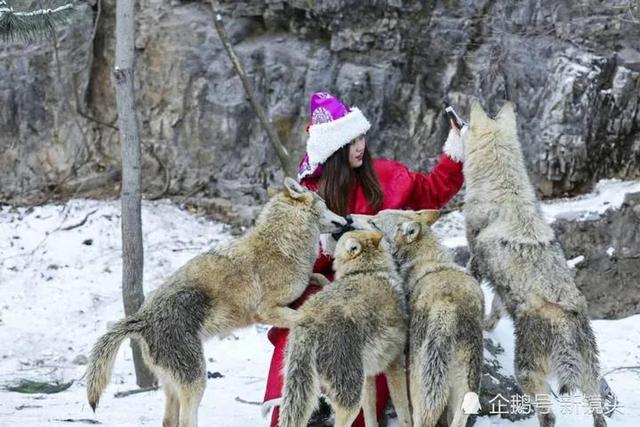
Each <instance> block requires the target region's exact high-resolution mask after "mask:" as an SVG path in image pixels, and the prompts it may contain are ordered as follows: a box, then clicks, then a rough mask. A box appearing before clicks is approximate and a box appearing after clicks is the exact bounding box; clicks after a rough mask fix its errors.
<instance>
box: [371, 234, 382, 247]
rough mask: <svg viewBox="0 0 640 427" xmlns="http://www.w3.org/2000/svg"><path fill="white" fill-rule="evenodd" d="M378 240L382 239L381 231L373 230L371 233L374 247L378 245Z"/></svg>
mask: <svg viewBox="0 0 640 427" xmlns="http://www.w3.org/2000/svg"><path fill="white" fill-rule="evenodd" d="M380 240H382V233H380V232H379V231H374V232H373V234H372V235H371V241H372V242H373V246H374V247H376V248H378V247H380Z"/></svg>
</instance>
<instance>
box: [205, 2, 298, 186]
mask: <svg viewBox="0 0 640 427" xmlns="http://www.w3.org/2000/svg"><path fill="white" fill-rule="evenodd" d="M211 9H212V10H213V13H214V15H215V16H214V19H213V22H214V24H215V27H216V31H217V33H218V36H219V37H220V41H221V42H222V45H223V46H224V48H225V50H226V51H227V54H228V55H229V59H230V60H231V63H232V64H233V67H234V68H235V70H236V73H237V74H238V77H240V80H241V81H242V86H243V87H244V91H245V93H246V94H247V97H248V98H249V102H250V103H251V106H252V107H253V110H254V111H255V113H256V114H257V115H258V119H260V123H261V124H262V127H263V128H264V130H265V131H266V132H267V136H268V137H269V142H270V143H271V146H272V147H273V149H274V150H275V152H276V155H277V156H278V160H279V161H280V167H281V168H282V171H283V172H284V174H285V175H290V176H294V175H295V174H294V173H293V172H294V171H293V170H292V166H291V156H290V155H289V152H288V151H287V149H286V148H285V147H284V145H283V144H282V142H281V141H280V137H279V136H278V133H277V132H276V130H275V129H274V128H273V125H272V124H271V122H270V121H269V119H268V118H267V115H266V113H265V111H264V109H263V108H262V106H261V105H260V104H259V103H258V101H257V99H256V96H255V94H254V91H253V88H252V87H251V83H250V82H249V79H248V78H247V74H246V73H245V71H244V67H243V66H242V63H241V62H240V58H238V55H236V53H235V51H234V50H233V47H232V46H231V43H229V37H228V36H227V32H226V30H225V29H224V24H223V22H222V15H220V14H219V13H218V12H217V11H216V8H215V4H214V2H211Z"/></svg>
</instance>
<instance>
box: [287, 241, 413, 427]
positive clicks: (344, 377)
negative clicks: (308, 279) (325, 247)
mask: <svg viewBox="0 0 640 427" xmlns="http://www.w3.org/2000/svg"><path fill="white" fill-rule="evenodd" d="M381 238H382V234H380V233H378V232H371V231H351V232H348V233H345V234H344V235H343V236H342V237H341V238H340V240H339V241H338V244H337V246H336V252H335V262H334V268H335V271H336V280H335V281H334V282H333V283H331V284H326V285H325V287H324V289H323V290H322V291H320V292H318V293H317V294H315V295H313V296H312V297H311V298H309V300H308V301H307V302H306V303H305V304H304V305H303V306H302V307H301V309H300V320H299V321H298V323H297V324H296V325H295V326H294V327H293V328H292V330H291V333H290V335H289V340H288V344H287V348H286V356H285V368H284V371H285V383H284V392H283V397H282V407H281V412H280V424H279V425H280V426H281V427H300V426H306V425H307V421H308V420H309V417H310V416H311V413H312V411H313V408H314V405H315V402H317V396H318V392H319V390H320V385H324V386H326V388H327V395H328V397H329V399H330V401H331V403H332V405H333V407H334V409H335V425H336V426H344V427H346V426H350V425H351V423H352V422H353V420H354V419H355V418H356V416H357V414H358V411H359V410H360V407H362V408H363V409H364V414H365V423H366V425H367V426H368V427H370V426H377V425H378V424H377V420H376V413H375V382H374V376H375V375H376V374H378V373H380V372H384V373H385V374H386V375H387V381H388V385H389V390H390V393H391V398H392V400H393V403H394V405H395V407H396V411H397V413H398V418H399V421H400V425H401V426H409V425H410V422H411V420H410V414H409V402H408V397H407V386H406V377H405V373H404V366H403V351H404V346H405V342H406V332H407V317H406V311H405V310H406V309H405V306H404V305H405V304H404V301H405V295H404V290H403V288H402V283H401V281H400V278H399V277H398V274H397V272H396V270H395V267H394V265H393V260H392V259H391V256H390V254H389V253H388V252H387V251H385V250H384V249H383V248H382V246H381V245H380V244H379V243H380V240H381Z"/></svg>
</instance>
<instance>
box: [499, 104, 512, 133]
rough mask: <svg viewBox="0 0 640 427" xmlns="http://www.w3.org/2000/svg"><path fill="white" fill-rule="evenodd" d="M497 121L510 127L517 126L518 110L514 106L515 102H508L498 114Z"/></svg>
mask: <svg viewBox="0 0 640 427" xmlns="http://www.w3.org/2000/svg"><path fill="white" fill-rule="evenodd" d="M496 121H498V122H499V123H501V124H503V125H505V126H506V127H508V128H515V126H516V112H515V110H514V108H513V103H511V102H506V103H505V104H504V105H503V106H502V108H501V109H500V112H499V113H498V115H497V116H496Z"/></svg>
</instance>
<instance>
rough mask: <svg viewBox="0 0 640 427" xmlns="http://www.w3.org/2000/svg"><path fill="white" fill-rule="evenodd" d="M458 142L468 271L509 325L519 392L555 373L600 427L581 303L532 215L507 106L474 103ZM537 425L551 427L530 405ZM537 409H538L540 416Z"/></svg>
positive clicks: (544, 227)
mask: <svg viewBox="0 0 640 427" xmlns="http://www.w3.org/2000/svg"><path fill="white" fill-rule="evenodd" d="M467 135H468V137H467V139H466V141H465V164H464V175H465V180H466V182H467V191H466V195H465V207H464V213H465V222H466V229H467V230H466V231H467V240H468V242H469V249H470V251H471V259H470V261H469V271H470V272H471V273H472V274H474V275H475V277H476V278H477V279H478V281H480V280H481V279H487V280H488V281H489V283H490V285H491V286H492V288H493V289H494V291H495V292H496V294H497V295H498V296H499V297H500V299H501V300H502V302H503V304H504V308H505V310H506V312H507V313H509V315H510V316H511V318H512V319H513V321H514V324H515V335H516V345H515V371H516V378H517V380H518V383H519V384H520V386H521V387H522V389H523V391H524V392H525V393H526V394H528V395H529V396H532V398H534V397H536V395H538V396H539V395H541V394H546V393H548V389H547V385H546V384H547V379H548V378H549V377H550V376H551V375H552V374H555V376H557V378H558V380H559V382H560V392H561V393H563V394H564V393H572V392H574V391H576V390H580V391H582V393H583V395H584V396H585V397H586V398H587V399H588V400H589V402H588V403H589V407H590V408H591V410H592V414H593V420H594V426H596V427H605V426H606V421H605V419H604V416H603V408H602V405H601V403H600V402H601V399H600V392H599V376H600V366H599V363H598V348H597V345H596V339H595V336H594V334H593V330H592V328H591V324H590V322H589V319H588V317H587V303H586V300H585V298H584V296H583V295H582V293H580V291H579V290H578V288H577V287H576V285H575V283H574V281H573V275H572V274H571V271H570V269H569V267H568V266H567V263H566V260H565V257H564V253H563V251H562V248H561V247H560V244H559V243H558V241H557V240H556V238H555V235H554V232H553V230H552V229H551V227H550V226H549V225H548V224H547V223H546V222H545V220H544V217H543V216H542V213H541V212H540V209H539V206H538V201H537V200H536V196H535V193H534V190H533V186H532V185H531V183H530V182H529V178H528V176H527V171H526V168H525V164H524V159H523V155H522V149H521V147H520V143H519V142H518V137H517V129H516V117H515V113H514V111H513V105H512V104H510V103H507V104H505V105H504V106H503V108H502V110H500V112H499V113H498V116H497V118H496V119H495V120H492V119H490V118H489V117H488V116H487V115H486V114H485V112H484V111H483V110H482V107H480V105H479V104H478V103H477V102H474V103H473V105H472V107H471V129H470V131H469V132H468V133H467ZM534 406H535V407H536V412H537V413H538V419H539V422H540V425H541V426H542V427H552V426H554V425H555V415H554V414H553V412H552V411H551V409H550V408H548V411H547V410H546V409H547V408H546V407H545V408H542V407H541V406H540V402H539V401H538V400H537V399H534ZM542 409H545V410H544V411H543V410H542Z"/></svg>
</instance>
